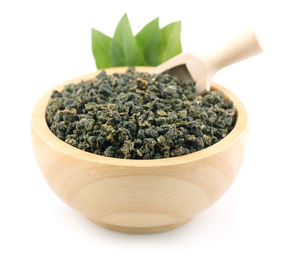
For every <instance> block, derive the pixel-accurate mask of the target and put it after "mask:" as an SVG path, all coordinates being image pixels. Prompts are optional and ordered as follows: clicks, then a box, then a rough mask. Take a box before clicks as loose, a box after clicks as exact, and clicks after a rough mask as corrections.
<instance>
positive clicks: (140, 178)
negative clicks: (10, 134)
mask: <svg viewBox="0 0 300 256" xmlns="http://www.w3.org/2000/svg"><path fill="white" fill-rule="evenodd" d="M126 69H127V68H125V67H123V68H111V69H107V72H108V73H113V72H124V71H125V70H126ZM151 69H152V68H151V67H138V68H137V70H139V71H148V72H149V71H150V70H151ZM98 73H99V72H96V73H92V74H89V75H85V76H81V77H79V78H76V79H73V80H70V81H67V82H65V83H63V84H61V85H59V86H56V87H55V88H54V89H56V90H62V88H63V86H64V85H65V84H68V83H70V82H72V83H77V82H80V81H81V80H90V79H91V78H93V77H94V76H95V75H96V74H98ZM212 89H218V90H221V91H223V92H224V94H225V95H226V97H227V98H229V99H230V100H232V101H233V102H234V105H235V109H236V111H237V115H238V118H237V122H236V125H235V127H234V129H233V130H232V131H231V133H230V134H229V135H227V136H226V137H225V138H224V139H222V140H221V141H220V142H218V143H216V144H215V145H213V146H210V147H208V148H206V149H204V150H201V151H198V152H195V153H192V154H188V155H185V156H180V157H173V158H167V159H155V160H130V159H117V158H109V157H104V156H99V155H95V154H92V153H88V152H85V151H82V150H79V149H77V148H75V147H72V146H70V145H68V144H67V143H65V142H63V141H62V140H60V139H59V138H57V137H56V136H55V135H54V134H53V133H52V132H51V131H50V130H49V128H48V126H47V123H46V119H45V109H46V106H47V103H48V100H49V97H50V95H51V93H52V90H51V91H49V92H48V93H46V94H45V95H44V96H43V97H42V98H41V99H40V100H39V101H38V103H37V104H36V106H35V108H34V110H33V113H32V120H31V134H32V144H33V149H34V153H35V157H36V161H37V163H38V166H39V168H40V170H41V172H42V174H43V176H44V178H45V180H46V181H47V183H48V184H49V186H50V187H51V188H52V189H53V191H54V192H55V193H56V194H57V195H58V196H59V197H60V198H61V199H62V200H63V201H64V202H65V203H66V204H68V205H69V206H70V207H72V208H74V209H76V210H77V211H79V212H81V213H82V214H84V215H85V216H86V217H87V218H89V219H91V220H92V221H94V222H95V223H98V224H100V225H102V226H104V227H106V228H110V229H113V230H116V231H121V232H128V233H153V232H161V231H166V230H169V229H172V228H175V227H177V226H180V225H182V224H183V223H185V222H186V221H188V220H189V219H191V218H192V217H193V216H194V215H196V214H197V213H199V212H201V211H202V210H204V209H206V208H207V207H209V206H211V205H212V204H213V203H214V202H215V201H216V200H218V199H219V198H220V197H221V196H222V195H223V194H224V193H225V191H226V190H227V189H228V188H229V186H230V185H231V184H232V182H233V180H234V178H235V177H236V175H237V173H238V171H239V169H240V166H241V163H242V160H243V156H244V152H245V143H246V138H247V122H248V121H247V113H246V110H245V108H244V106H243V104H242V103H241V102H240V100H239V99H238V98H237V97H236V96H235V95H234V94H232V93H231V92H230V91H229V90H227V89H225V88H223V87H221V86H220V85H217V84H213V85H212Z"/></svg>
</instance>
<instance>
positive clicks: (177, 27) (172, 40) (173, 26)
mask: <svg viewBox="0 0 300 256" xmlns="http://www.w3.org/2000/svg"><path fill="white" fill-rule="evenodd" d="M180 32H181V22H180V21H177V22H173V23H170V24H169V25H167V26H165V27H163V28H162V29H161V36H162V51H161V63H163V62H165V61H166V60H168V59H171V58H172V57H174V56H176V55H178V54H179V53H181V52H182V49H181V42H180Z"/></svg>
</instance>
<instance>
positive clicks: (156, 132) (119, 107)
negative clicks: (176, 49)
mask: <svg viewBox="0 0 300 256" xmlns="http://www.w3.org/2000/svg"><path fill="white" fill-rule="evenodd" d="M46 119H47V123H48V126H49V128H50V129H51V131H52V132H53V133H54V134H55V135H56V136H57V137H58V138H60V139H61V140H63V141H65V142H66V143H68V144H70V145H72V146H74V147H77V148H78V149H81V150H85V151H88V152H91V153H94V154H98V155H104V156H107V157H115V158H126V159H159V158H167V157H176V156H181V155H185V154H189V153H193V152H195V151H198V150H201V149H204V148H206V147H208V146H211V145H213V144H215V143H216V142H218V141H220V140H221V139H223V138H224V137H225V136H226V135H227V134H228V133H229V132H230V131H231V130H232V129H233V127H234V124H235V121H236V113H235V111H234V108H233V103H232V102H230V101H226V100H225V99H224V95H223V93H222V92H220V91H211V92H205V93H202V94H201V95H200V94H199V93H197V92H196V90H195V84H194V82H191V81H190V82H186V83H182V82H180V81H179V80H178V78H176V77H174V76H172V75H170V74H168V73H164V74H159V75H153V74H149V73H139V72H135V71H134V69H133V68H130V69H128V71H127V72H126V73H124V74H118V73H115V74H113V75H107V74H106V72H105V71H102V72H101V73H100V74H99V75H97V76H96V77H95V78H94V79H92V80H91V81H89V82H81V83H79V84H70V85H66V86H65V88H64V90H63V91H62V92H58V91H54V92H53V93H52V95H51V98H50V100H49V103H48V106H47V109H46Z"/></svg>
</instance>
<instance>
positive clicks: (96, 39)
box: [92, 29, 111, 69]
mask: <svg viewBox="0 0 300 256" xmlns="http://www.w3.org/2000/svg"><path fill="white" fill-rule="evenodd" d="M110 45H111V38H110V37H109V36H107V35H105V34H103V33H102V32H100V31H98V30H96V29H92V49H93V55H94V58H95V62H96V66H97V69H100V68H108V67H110Z"/></svg>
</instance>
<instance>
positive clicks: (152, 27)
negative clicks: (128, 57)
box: [136, 18, 162, 66]
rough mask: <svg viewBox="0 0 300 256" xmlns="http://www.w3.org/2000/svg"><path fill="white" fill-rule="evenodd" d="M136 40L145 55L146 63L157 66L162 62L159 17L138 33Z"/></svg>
mask: <svg viewBox="0 0 300 256" xmlns="http://www.w3.org/2000/svg"><path fill="white" fill-rule="evenodd" d="M136 41H137V44H138V46H139V47H140V49H141V51H142V53H143V55H144V59H145V65H150V66H156V65H158V64H160V59H161V57H160V54H161V42H162V39H161V32H160V29H159V25H158V18H156V19H155V20H153V21H151V22H149V23H148V24H147V25H146V26H145V27H144V28H143V29H142V30H141V31H140V32H139V33H138V34H137V35H136Z"/></svg>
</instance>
